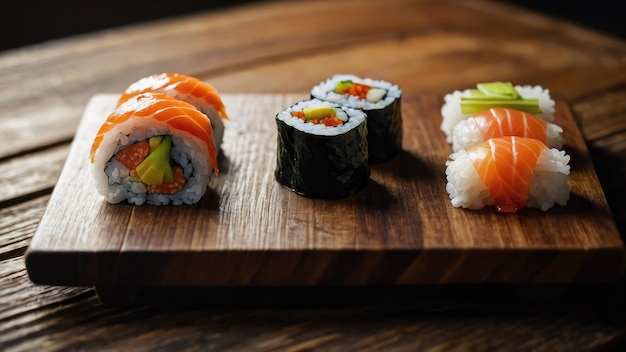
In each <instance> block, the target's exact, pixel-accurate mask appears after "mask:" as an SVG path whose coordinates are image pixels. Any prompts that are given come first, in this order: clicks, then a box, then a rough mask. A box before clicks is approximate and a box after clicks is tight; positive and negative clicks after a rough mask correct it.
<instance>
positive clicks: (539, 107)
mask: <svg viewBox="0 0 626 352" xmlns="http://www.w3.org/2000/svg"><path fill="white" fill-rule="evenodd" d="M554 106H555V102H554V100H553V99H552V97H551V96H550V91H549V90H548V89H544V88H543V87H541V86H529V85H524V86H519V85H516V86H514V85H513V84H512V83H511V82H500V81H496V82H487V83H478V84H477V85H476V88H475V89H465V90H463V91H459V90H456V91H454V92H452V93H449V94H446V96H445V97H444V104H443V105H442V106H441V116H442V118H443V119H442V121H441V125H440V128H441V131H443V132H444V134H445V135H446V141H447V142H448V143H452V135H453V131H454V127H456V125H457V124H458V123H459V122H460V121H462V120H464V119H467V118H469V117H470V116H472V115H473V114H476V113H479V112H481V111H484V110H487V109H489V108H492V107H503V108H510V109H516V110H520V111H525V112H528V113H531V114H535V115H537V116H539V117H541V118H542V119H544V120H546V121H547V122H553V121H554Z"/></svg>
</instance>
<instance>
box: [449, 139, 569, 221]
mask: <svg viewBox="0 0 626 352" xmlns="http://www.w3.org/2000/svg"><path fill="white" fill-rule="evenodd" d="M569 160H570V157H569V155H567V154H565V152H564V151H559V150H557V149H555V148H549V147H547V146H546V145H545V144H544V143H542V142H541V141H538V140H536V139H532V138H525V137H516V136H507V137H496V138H491V139H489V140H487V141H485V142H483V143H481V144H478V145H475V146H473V147H471V148H468V149H461V150H460V151H459V152H455V153H452V154H451V155H450V157H449V160H448V161H447V162H446V166H447V168H446V178H447V181H448V183H447V185H446V190H447V191H448V194H449V197H450V200H451V202H452V205H453V206H454V207H462V208H468V209H481V208H483V207H485V206H495V207H496V209H497V210H498V212H516V211H518V210H520V209H522V208H524V207H527V208H538V209H541V210H543V211H546V210H548V209H550V208H552V207H553V206H554V205H555V204H558V205H566V204H567V201H568V200H569V195H570V187H569V184H568V178H569V173H570V166H569V165H568V164H569Z"/></svg>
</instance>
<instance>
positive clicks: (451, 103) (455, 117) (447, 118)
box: [440, 85, 555, 143]
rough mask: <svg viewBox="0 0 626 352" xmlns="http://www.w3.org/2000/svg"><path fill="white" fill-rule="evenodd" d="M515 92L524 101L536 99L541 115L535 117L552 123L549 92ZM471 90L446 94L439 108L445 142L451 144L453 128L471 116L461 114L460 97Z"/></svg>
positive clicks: (530, 89)
mask: <svg viewBox="0 0 626 352" xmlns="http://www.w3.org/2000/svg"><path fill="white" fill-rule="evenodd" d="M515 89H516V90H517V92H518V93H519V94H520V95H521V96H522V97H523V98H524V99H533V98H534V99H538V100H539V108H540V109H541V111H542V113H541V114H537V116H540V117H542V118H543V119H544V120H546V121H548V122H553V121H554V105H555V103H554V100H553V99H552V98H551V97H550V90H548V89H544V88H542V87H541V86H530V85H524V86H515ZM470 91H471V89H466V90H463V91H459V90H456V91H454V92H452V93H449V94H446V96H445V97H444V104H443V105H442V106H441V117H442V121H441V125H440V128H441V130H442V131H443V132H444V133H445V135H446V141H447V142H448V143H452V135H453V132H454V127H455V126H456V125H457V124H458V123H459V122H460V121H461V120H465V119H467V118H469V117H470V116H471V115H469V114H463V113H461V97H462V96H467V95H469V94H470Z"/></svg>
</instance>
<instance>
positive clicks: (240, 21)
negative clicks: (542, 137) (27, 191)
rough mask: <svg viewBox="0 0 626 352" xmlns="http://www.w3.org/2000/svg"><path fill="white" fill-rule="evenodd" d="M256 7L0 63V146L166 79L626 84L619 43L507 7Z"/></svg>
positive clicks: (49, 135) (98, 37)
mask: <svg viewBox="0 0 626 352" xmlns="http://www.w3.org/2000/svg"><path fill="white" fill-rule="evenodd" d="M254 6H255V8H254V11H249V10H248V8H247V6H242V7H235V8H232V9H227V10H223V11H217V12H206V13H200V14H197V15H191V16H185V17H182V18H174V19H168V20H163V21H156V22H154V23H149V24H143V25H140V26H128V27H126V28H120V29H115V30H111V31H103V32H100V33H94V34H93V35H91V36H89V37H86V38H84V39H83V38H82V37H77V38H71V39H66V40H63V41H61V43H62V44H63V45H59V47H62V49H60V50H59V49H55V48H56V47H55V46H53V45H41V46H35V47H33V48H25V49H22V50H28V51H34V52H33V53H31V55H29V56H28V57H29V58H30V59H21V60H16V58H20V57H21V55H20V50H18V51H17V52H12V55H0V74H2V76H3V77H4V80H3V82H0V91H2V93H3V94H1V95H0V104H2V105H3V107H4V109H3V110H2V111H0V126H1V127H2V128H0V139H1V140H9V141H11V143H3V144H0V157H3V156H5V157H6V156H8V155H12V154H15V153H19V152H22V151H24V150H30V149H33V148H37V147H38V146H41V145H45V144H48V143H52V142H56V141H61V140H65V139H67V138H70V137H71V136H72V135H73V133H74V132H75V128H76V123H78V120H79V119H80V115H81V112H82V109H83V107H84V105H85V104H86V103H87V101H88V100H89V98H90V97H91V96H92V95H94V94H97V93H108V92H118V91H121V90H122V89H124V88H125V87H126V86H127V85H128V84H129V83H130V82H132V81H134V80H136V79H138V78H140V77H143V76H145V75H148V74H152V73H155V72H162V71H179V72H183V73H187V74H192V75H195V76H198V77H200V78H202V79H205V80H207V81H209V82H212V83H214V84H215V86H216V87H217V88H218V89H219V90H220V91H222V92H229V93H292V92H302V91H307V90H308V89H309V88H310V86H311V84H314V83H315V82H317V81H319V80H321V79H323V78H325V77H326V76H329V75H331V74H334V73H339V72H346V71H349V72H354V73H357V74H361V75H363V76H374V77H380V78H383V79H387V80H390V81H393V82H397V83H398V84H399V85H400V86H402V87H403V89H404V90H405V92H406V93H407V94H418V93H438V94H443V93H445V92H449V91H451V90H454V89H459V88H464V87H467V86H473V85H474V84H475V83H476V82H480V81H486V80H493V79H499V80H511V81H514V82H516V83H519V84H526V83H529V84H541V85H543V86H545V87H549V88H550V89H551V90H552V92H553V93H554V95H556V96H562V97H564V98H566V99H568V100H572V99H576V98H578V97H581V96H585V95H587V94H588V93H590V92H594V91H599V90H605V89H607V88H610V87H612V86H615V85H616V84H619V83H620V82H623V81H624V80H626V70H625V69H624V67H626V62H624V60H623V57H625V56H626V55H625V54H626V49H625V48H624V46H623V45H622V43H621V42H619V41H616V40H614V39H612V38H609V37H605V36H601V35H596V34H594V33H593V32H586V31H581V30H580V29H577V28H576V27H574V26H572V25H568V24H567V23H558V22H556V23H558V25H556V26H555V25H554V23H555V22H554V21H548V20H547V19H546V18H544V17H541V16H537V15H525V16H512V15H510V13H517V12H514V11H510V10H511V9H510V8H509V7H507V6H506V5H504V4H492V3H489V4H483V3H482V2H455V1H446V2H437V1H407V0H392V1H390V2H385V3H381V2H375V1H355V0H353V1H342V2H327V1H321V2H318V1H311V2H306V3H302V2H299V3H293V2H264V3H260V4H255V5H254ZM346 11H349V12H350V13H351V14H352V15H351V16H347V17H346V16H345V15H344V14H345V12H346ZM494 13H497V16H494ZM268 14H271V19H268ZM372 16H376V20H369V19H370V18H371V17H372ZM432 17H436V18H438V22H437V26H433V25H432V21H431V20H430V18H432ZM231 18H236V19H237V26H236V28H233V27H232V24H231ZM294 18H298V26H293V19H294ZM385 19H388V20H385ZM486 19H488V20H486ZM268 21H271V23H272V25H271V26H268V25H267V23H268ZM486 23H489V25H485V24H486ZM461 24H462V25H461ZM492 26H495V27H497V28H498V31H493V30H491V28H493V27H492ZM310 28H316V30H315V31H311V30H310ZM346 28H349V29H350V30H348V31H346ZM520 33H523V35H521V34H520ZM267 37H272V38H273V39H272V40H271V41H267V40H264V39H263V38H267ZM512 37H515V38H516V40H515V41H512V40H511V38H512ZM120 38H124V39H120ZM154 38H159V43H160V44H159V45H158V46H154V45H153V40H154ZM207 38H209V40H207ZM93 43H98V44H97V45H95V44H93ZM557 43H558V44H557ZM163 48H168V49H167V50H164V49H163ZM591 48H592V49H593V50H591ZM138 52H139V53H141V55H137V53H138ZM128 57H133V58H134V60H128V59H127V58H128ZM181 58H184V60H181ZM365 58H367V59H365ZM311 67H316V69H315V70H311ZM467 67H472V69H471V70H467V69H466V68H467ZM572 67H576V69H575V70H573V69H571V68H572ZM431 72H438V73H437V74H434V75H433V74H428V73H431ZM459 72H462V74H459ZM14 87H20V89H15V88H14ZM94 87H97V90H95V89H96V88H94ZM52 121H54V122H52ZM41 131H46V133H45V134H42V133H41ZM38 134H39V135H41V138H24V137H28V136H36V135H38ZM18 137H19V138H18Z"/></svg>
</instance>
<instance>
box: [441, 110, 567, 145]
mask: <svg viewBox="0 0 626 352" xmlns="http://www.w3.org/2000/svg"><path fill="white" fill-rule="evenodd" d="M562 132H563V129H562V128H561V127H560V126H558V125H556V124H554V123H551V122H547V121H546V120H544V119H542V118H541V117H539V116H537V115H535V114H531V113H528V112H524V111H521V110H516V109H508V108H500V107H495V108H491V109H487V110H484V111H481V112H479V113H477V114H475V115H473V116H471V117H469V118H468V119H466V120H461V121H459V123H458V124H457V125H456V126H455V127H454V131H453V133H452V150H453V151H455V152H456V151H459V150H461V149H466V148H469V147H471V146H473V145H476V144H479V143H482V142H484V141H486V140H487V139H489V138H494V137H505V136H518V137H528V138H534V139H537V140H540V141H542V142H543V143H545V144H546V145H547V146H548V147H550V148H557V149H561V147H562V146H563V141H562V138H561V133H562Z"/></svg>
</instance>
